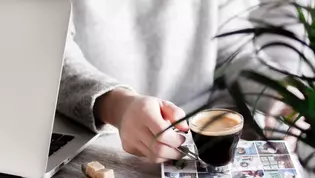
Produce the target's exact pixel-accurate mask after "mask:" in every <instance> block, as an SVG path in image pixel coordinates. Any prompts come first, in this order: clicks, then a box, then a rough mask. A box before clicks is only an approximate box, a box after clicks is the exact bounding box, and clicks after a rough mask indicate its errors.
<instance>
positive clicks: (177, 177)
mask: <svg viewBox="0 0 315 178" xmlns="http://www.w3.org/2000/svg"><path fill="white" fill-rule="evenodd" d="M164 178H197V174H196V173H174V172H165V173H164Z"/></svg>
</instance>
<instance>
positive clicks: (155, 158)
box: [137, 141, 167, 163]
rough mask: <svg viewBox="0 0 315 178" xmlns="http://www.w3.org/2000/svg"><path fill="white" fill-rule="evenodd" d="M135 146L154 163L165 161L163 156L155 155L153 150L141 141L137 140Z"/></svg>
mask: <svg viewBox="0 0 315 178" xmlns="http://www.w3.org/2000/svg"><path fill="white" fill-rule="evenodd" d="M137 148H138V150H140V151H141V153H143V154H144V155H145V156H146V158H148V159H149V160H150V161H151V162H154V163H163V162H165V161H167V159H165V158H161V157H158V156H156V155H155V154H154V153H153V152H151V150H150V149H149V148H148V147H147V146H146V145H145V144H144V143H143V142H141V141H140V142H139V143H138V144H137Z"/></svg>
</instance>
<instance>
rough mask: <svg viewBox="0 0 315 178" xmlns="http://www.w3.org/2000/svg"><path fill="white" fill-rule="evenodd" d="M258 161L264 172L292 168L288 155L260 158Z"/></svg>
mask: <svg viewBox="0 0 315 178" xmlns="http://www.w3.org/2000/svg"><path fill="white" fill-rule="evenodd" d="M260 160H261V162H262V164H263V167H264V169H265V170H273V169H284V168H294V165H293V162H292V160H291V158H290V156H289V155H269V156H261V157H260Z"/></svg>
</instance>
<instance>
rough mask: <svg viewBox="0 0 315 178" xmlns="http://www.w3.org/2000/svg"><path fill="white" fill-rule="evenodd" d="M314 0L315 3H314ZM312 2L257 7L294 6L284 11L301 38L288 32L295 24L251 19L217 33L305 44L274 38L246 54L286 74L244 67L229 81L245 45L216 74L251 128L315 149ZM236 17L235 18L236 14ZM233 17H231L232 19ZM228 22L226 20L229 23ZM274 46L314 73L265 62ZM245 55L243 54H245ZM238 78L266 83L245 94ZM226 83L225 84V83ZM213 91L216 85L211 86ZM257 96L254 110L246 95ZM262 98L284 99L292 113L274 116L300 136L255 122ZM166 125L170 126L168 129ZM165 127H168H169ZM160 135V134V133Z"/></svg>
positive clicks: (314, 12) (314, 13)
mask: <svg viewBox="0 0 315 178" xmlns="http://www.w3.org/2000/svg"><path fill="white" fill-rule="evenodd" d="M313 3H314V2H313ZM314 4H315V3H314ZM314 4H310V5H308V6H306V5H301V4H299V3H296V2H287V1H285V2H284V1H274V2H267V3H261V4H259V5H258V6H268V7H269V8H276V7H281V6H291V7H293V8H294V9H296V12H297V16H294V15H291V14H285V15H286V16H287V17H288V18H291V19H294V20H295V21H296V23H298V24H302V25H303V27H304V29H305V38H304V39H301V38H299V37H298V35H297V34H295V33H294V32H292V31H289V30H287V29H286V25H292V24H282V25H274V24H272V23H269V22H268V21H262V20H258V19H248V20H249V21H251V22H254V23H256V24H257V26H255V27H253V28H246V29H241V30H236V31H230V32H226V33H223V34H219V35H217V36H216V38H226V37H230V36H233V35H244V34H245V35H246V34H247V35H251V36H252V37H251V39H250V40H248V41H247V42H248V43H249V42H253V44H254V45H256V40H257V39H258V38H259V37H261V36H262V35H265V34H272V35H276V36H280V37H283V38H286V39H290V40H291V41H295V42H296V43H299V44H300V45H301V46H303V48H302V49H299V48H297V47H295V46H293V45H292V44H291V43H288V42H286V41H280V40H279V41H272V42H269V43H266V44H263V45H262V46H258V45H257V46H255V47H256V48H255V52H254V54H250V55H249V56H245V58H246V57H247V58H248V59H250V60H258V61H259V62H260V63H261V65H263V66H265V67H268V68H269V69H270V70H272V71H274V72H276V73H279V74H281V75H282V76H284V77H283V78H281V79H274V78H271V77H268V76H266V75H264V74H262V73H259V72H257V71H254V70H248V69H244V70H242V71H241V72H240V74H239V76H238V78H237V79H236V80H234V81H233V82H232V83H227V82H226V79H227V77H228V76H226V75H225V73H224V70H225V69H226V67H227V66H229V67H231V66H232V67H233V65H234V64H233V61H234V59H235V58H237V57H239V54H240V53H241V52H242V50H243V46H241V47H240V48H238V49H236V50H235V51H234V52H233V53H232V54H231V55H230V56H229V57H227V58H226V59H225V60H224V62H223V63H220V64H219V65H218V69H217V74H216V77H217V78H216V80H217V81H220V83H221V87H225V88H226V89H228V91H229V93H230V95H231V96H232V98H233V99H234V102H235V105H236V107H237V110H238V112H240V113H241V114H242V115H243V116H244V118H245V119H246V121H245V122H248V123H249V124H250V125H251V127H252V129H253V130H254V131H255V132H256V133H257V134H258V135H260V136H261V137H262V138H263V139H266V140H268V139H274V138H267V137H266V136H265V135H264V131H273V132H278V133H282V134H285V135H291V136H294V137H296V138H298V139H299V140H300V141H301V142H303V143H305V144H307V145H309V146H311V147H313V148H315V77H314V76H315V63H314V62H313V61H312V60H311V58H310V57H307V56H306V55H305V54H304V49H306V50H309V51H311V52H312V53H313V55H315V7H314V6H315V5H314ZM253 9H255V7H251V8H250V9H248V10H253ZM234 18H235V17H234ZM231 20H233V18H232V19H229V20H228V22H229V21H231ZM228 22H227V23H228ZM273 47H283V48H287V49H289V50H291V51H293V52H295V53H296V54H298V56H299V57H300V60H301V62H304V63H305V64H306V65H307V66H308V68H309V69H310V71H311V73H312V75H311V76H304V75H297V74H293V73H291V72H290V71H286V70H284V69H281V68H277V67H274V66H272V65H270V64H268V63H267V62H265V61H264V60H263V59H262V58H261V56H260V53H261V52H263V51H264V50H267V49H270V48H273ZM243 58H244V56H243ZM239 78H243V79H246V80H250V81H252V82H255V83H258V84H260V85H262V86H264V88H263V90H261V91H257V93H244V92H243V91H242V90H241V87H240V84H239ZM222 84H223V85H222ZM288 86H291V87H295V88H296V89H297V90H298V91H299V92H300V93H301V94H302V96H303V97H302V98H301V97H298V96H297V95H295V94H294V93H292V92H291V91H290V90H289V89H288ZM266 89H269V90H272V91H274V93H276V95H271V94H268V93H266ZM210 90H211V91H212V90H213V88H211V89H210ZM248 95H251V96H256V98H257V99H256V101H255V103H254V104H253V107H251V109H250V108H249V107H248V104H247V103H248V102H247V101H246V96H248ZM262 98H270V99H273V100H277V101H279V102H283V103H285V104H286V105H288V106H290V107H291V108H292V110H293V112H292V113H291V114H290V115H289V116H284V115H277V116H275V118H277V119H278V120H279V121H281V122H283V123H285V124H287V125H288V126H289V127H290V128H296V129H298V130H300V131H301V132H302V134H301V135H295V134H292V133H290V132H289V130H280V129H275V128H261V127H259V125H258V124H257V123H256V121H255V119H254V115H255V113H256V112H258V110H257V103H258V102H259V101H260V100H261V99H262ZM207 107H208V103H207V104H206V105H204V106H203V107H201V108H199V109H197V110H196V111H195V112H193V113H191V114H189V115H188V116H186V117H185V118H183V119H181V120H179V121H178V122H176V123H173V124H172V125H171V126H170V127H169V128H171V127H173V126H174V125H176V124H177V123H179V122H182V121H185V120H187V119H189V117H191V116H192V115H194V114H195V113H197V112H199V111H201V110H203V109H205V108H207ZM295 115H297V117H296V118H295V119H292V118H293V116H295ZM302 117H303V118H305V121H306V122H308V123H309V124H310V125H311V127H310V129H303V128H300V127H299V126H297V125H296V121H297V120H298V119H301V118H302ZM169 128H167V129H169ZM167 129H166V130H167ZM157 136H159V135H157ZM275 139H282V138H275ZM314 156H315V152H314V153H311V154H310V155H309V156H308V157H307V158H305V159H303V160H302V159H300V161H301V163H302V164H303V165H304V166H305V165H307V164H308V162H309V160H311V158H312V157H314ZM309 170H311V171H314V170H315V168H309Z"/></svg>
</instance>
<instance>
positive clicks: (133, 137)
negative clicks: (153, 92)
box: [99, 89, 189, 163]
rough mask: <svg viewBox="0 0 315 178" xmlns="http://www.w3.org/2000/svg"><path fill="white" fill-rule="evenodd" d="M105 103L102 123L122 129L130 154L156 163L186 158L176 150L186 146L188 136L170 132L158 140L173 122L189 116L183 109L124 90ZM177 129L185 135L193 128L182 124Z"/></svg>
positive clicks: (111, 93) (111, 94) (104, 101)
mask: <svg viewBox="0 0 315 178" xmlns="http://www.w3.org/2000/svg"><path fill="white" fill-rule="evenodd" d="M101 103H102V105H101V107H99V108H103V110H102V111H100V112H101V114H100V116H101V118H102V120H103V121H104V122H105V123H106V122H107V123H110V124H112V125H114V126H116V127H117V128H118V129H119V134H120V137H121V141H122V146H123V149H124V150H125V151H126V152H128V153H130V154H133V155H137V156H141V157H147V158H149V159H150V160H151V161H153V162H156V163H160V162H164V161H166V160H169V159H179V158H180V157H182V155H181V153H180V152H178V151H177V150H176V149H175V148H177V147H179V146H180V145H182V144H183V143H184V141H185V138H184V136H182V135H180V134H178V133H176V132H175V131H174V130H173V129H169V130H167V131H166V132H164V133H163V134H162V135H161V136H160V137H158V138H157V139H156V138H155V135H157V134H158V133H160V132H162V131H163V130H164V129H165V128H167V127H168V126H169V125H170V123H173V122H175V121H176V120H178V119H180V118H182V117H184V116H185V112H184V111H183V110H182V109H180V108H179V107H177V106H175V105H174V104H173V103H171V102H167V101H163V100H160V99H158V98H155V97H150V96H144V95H138V94H135V93H133V92H129V91H127V90H124V89H118V90H115V91H112V92H110V94H109V95H108V96H106V98H104V100H103V102H101ZM177 128H178V129H179V130H181V131H184V132H186V131H188V129H189V128H188V125H187V123H186V122H182V123H180V124H178V125H177Z"/></svg>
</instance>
